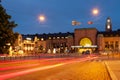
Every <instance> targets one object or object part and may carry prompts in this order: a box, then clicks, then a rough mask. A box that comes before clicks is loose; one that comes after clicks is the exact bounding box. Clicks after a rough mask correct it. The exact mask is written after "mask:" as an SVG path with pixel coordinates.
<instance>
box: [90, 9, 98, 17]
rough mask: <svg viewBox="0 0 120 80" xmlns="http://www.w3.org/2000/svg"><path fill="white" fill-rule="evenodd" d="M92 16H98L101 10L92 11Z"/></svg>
mask: <svg viewBox="0 0 120 80" xmlns="http://www.w3.org/2000/svg"><path fill="white" fill-rule="evenodd" d="M92 14H93V15H94V16H97V15H98V14H99V9H98V8H94V9H92Z"/></svg>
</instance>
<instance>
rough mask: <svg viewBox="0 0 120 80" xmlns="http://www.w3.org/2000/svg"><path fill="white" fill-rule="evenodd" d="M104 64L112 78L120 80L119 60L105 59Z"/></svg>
mask: <svg viewBox="0 0 120 80" xmlns="http://www.w3.org/2000/svg"><path fill="white" fill-rule="evenodd" d="M105 64H106V67H107V69H108V72H109V74H110V76H111V78H112V80H120V60H106V61H105Z"/></svg>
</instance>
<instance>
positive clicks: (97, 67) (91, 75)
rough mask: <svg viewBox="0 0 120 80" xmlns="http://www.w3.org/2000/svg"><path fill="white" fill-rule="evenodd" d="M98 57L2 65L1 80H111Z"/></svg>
mask: <svg viewBox="0 0 120 80" xmlns="http://www.w3.org/2000/svg"><path fill="white" fill-rule="evenodd" d="M96 59H97V57H89V56H88V57H83V58H74V57H73V58H50V59H37V60H25V61H24V60H23V61H15V62H14V61H13V62H8V63H7V62H6V63H0V65H1V66H0V80H111V78H110V77H109V74H108V72H107V70H106V66H105V64H104V61H101V60H96Z"/></svg>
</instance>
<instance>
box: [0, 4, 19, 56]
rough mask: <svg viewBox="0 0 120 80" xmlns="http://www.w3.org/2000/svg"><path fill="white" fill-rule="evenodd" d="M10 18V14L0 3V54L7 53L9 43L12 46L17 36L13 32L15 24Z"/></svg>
mask: <svg viewBox="0 0 120 80" xmlns="http://www.w3.org/2000/svg"><path fill="white" fill-rule="evenodd" d="M10 19H11V16H10V15H8V14H7V13H6V10H5V9H4V8H3V6H2V5H1V3H0V54H3V53H8V49H9V47H10V45H11V46H12V45H13V44H14V42H15V40H16V38H17V34H16V33H14V32H13V28H15V27H16V26H17V24H15V22H14V21H11V20H10Z"/></svg>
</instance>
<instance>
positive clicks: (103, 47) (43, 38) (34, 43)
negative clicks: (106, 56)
mask: <svg viewBox="0 0 120 80" xmlns="http://www.w3.org/2000/svg"><path fill="white" fill-rule="evenodd" d="M14 49H15V50H17V51H18V50H23V52H24V53H25V54H31V53H36V54H38V53H53V54H57V53H76V52H77V53H83V52H85V51H88V50H89V51H90V52H96V51H98V52H101V51H112V52H119V51H120V30H119V29H118V30H116V31H112V22H111V19H110V17H108V18H107V20H106V25H105V31H98V30H97V29H96V28H79V29H75V30H74V32H73V33H71V32H66V33H61V32H59V33H49V34H45V33H44V34H34V35H19V37H18V40H17V41H16V43H15V48H14Z"/></svg>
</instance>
